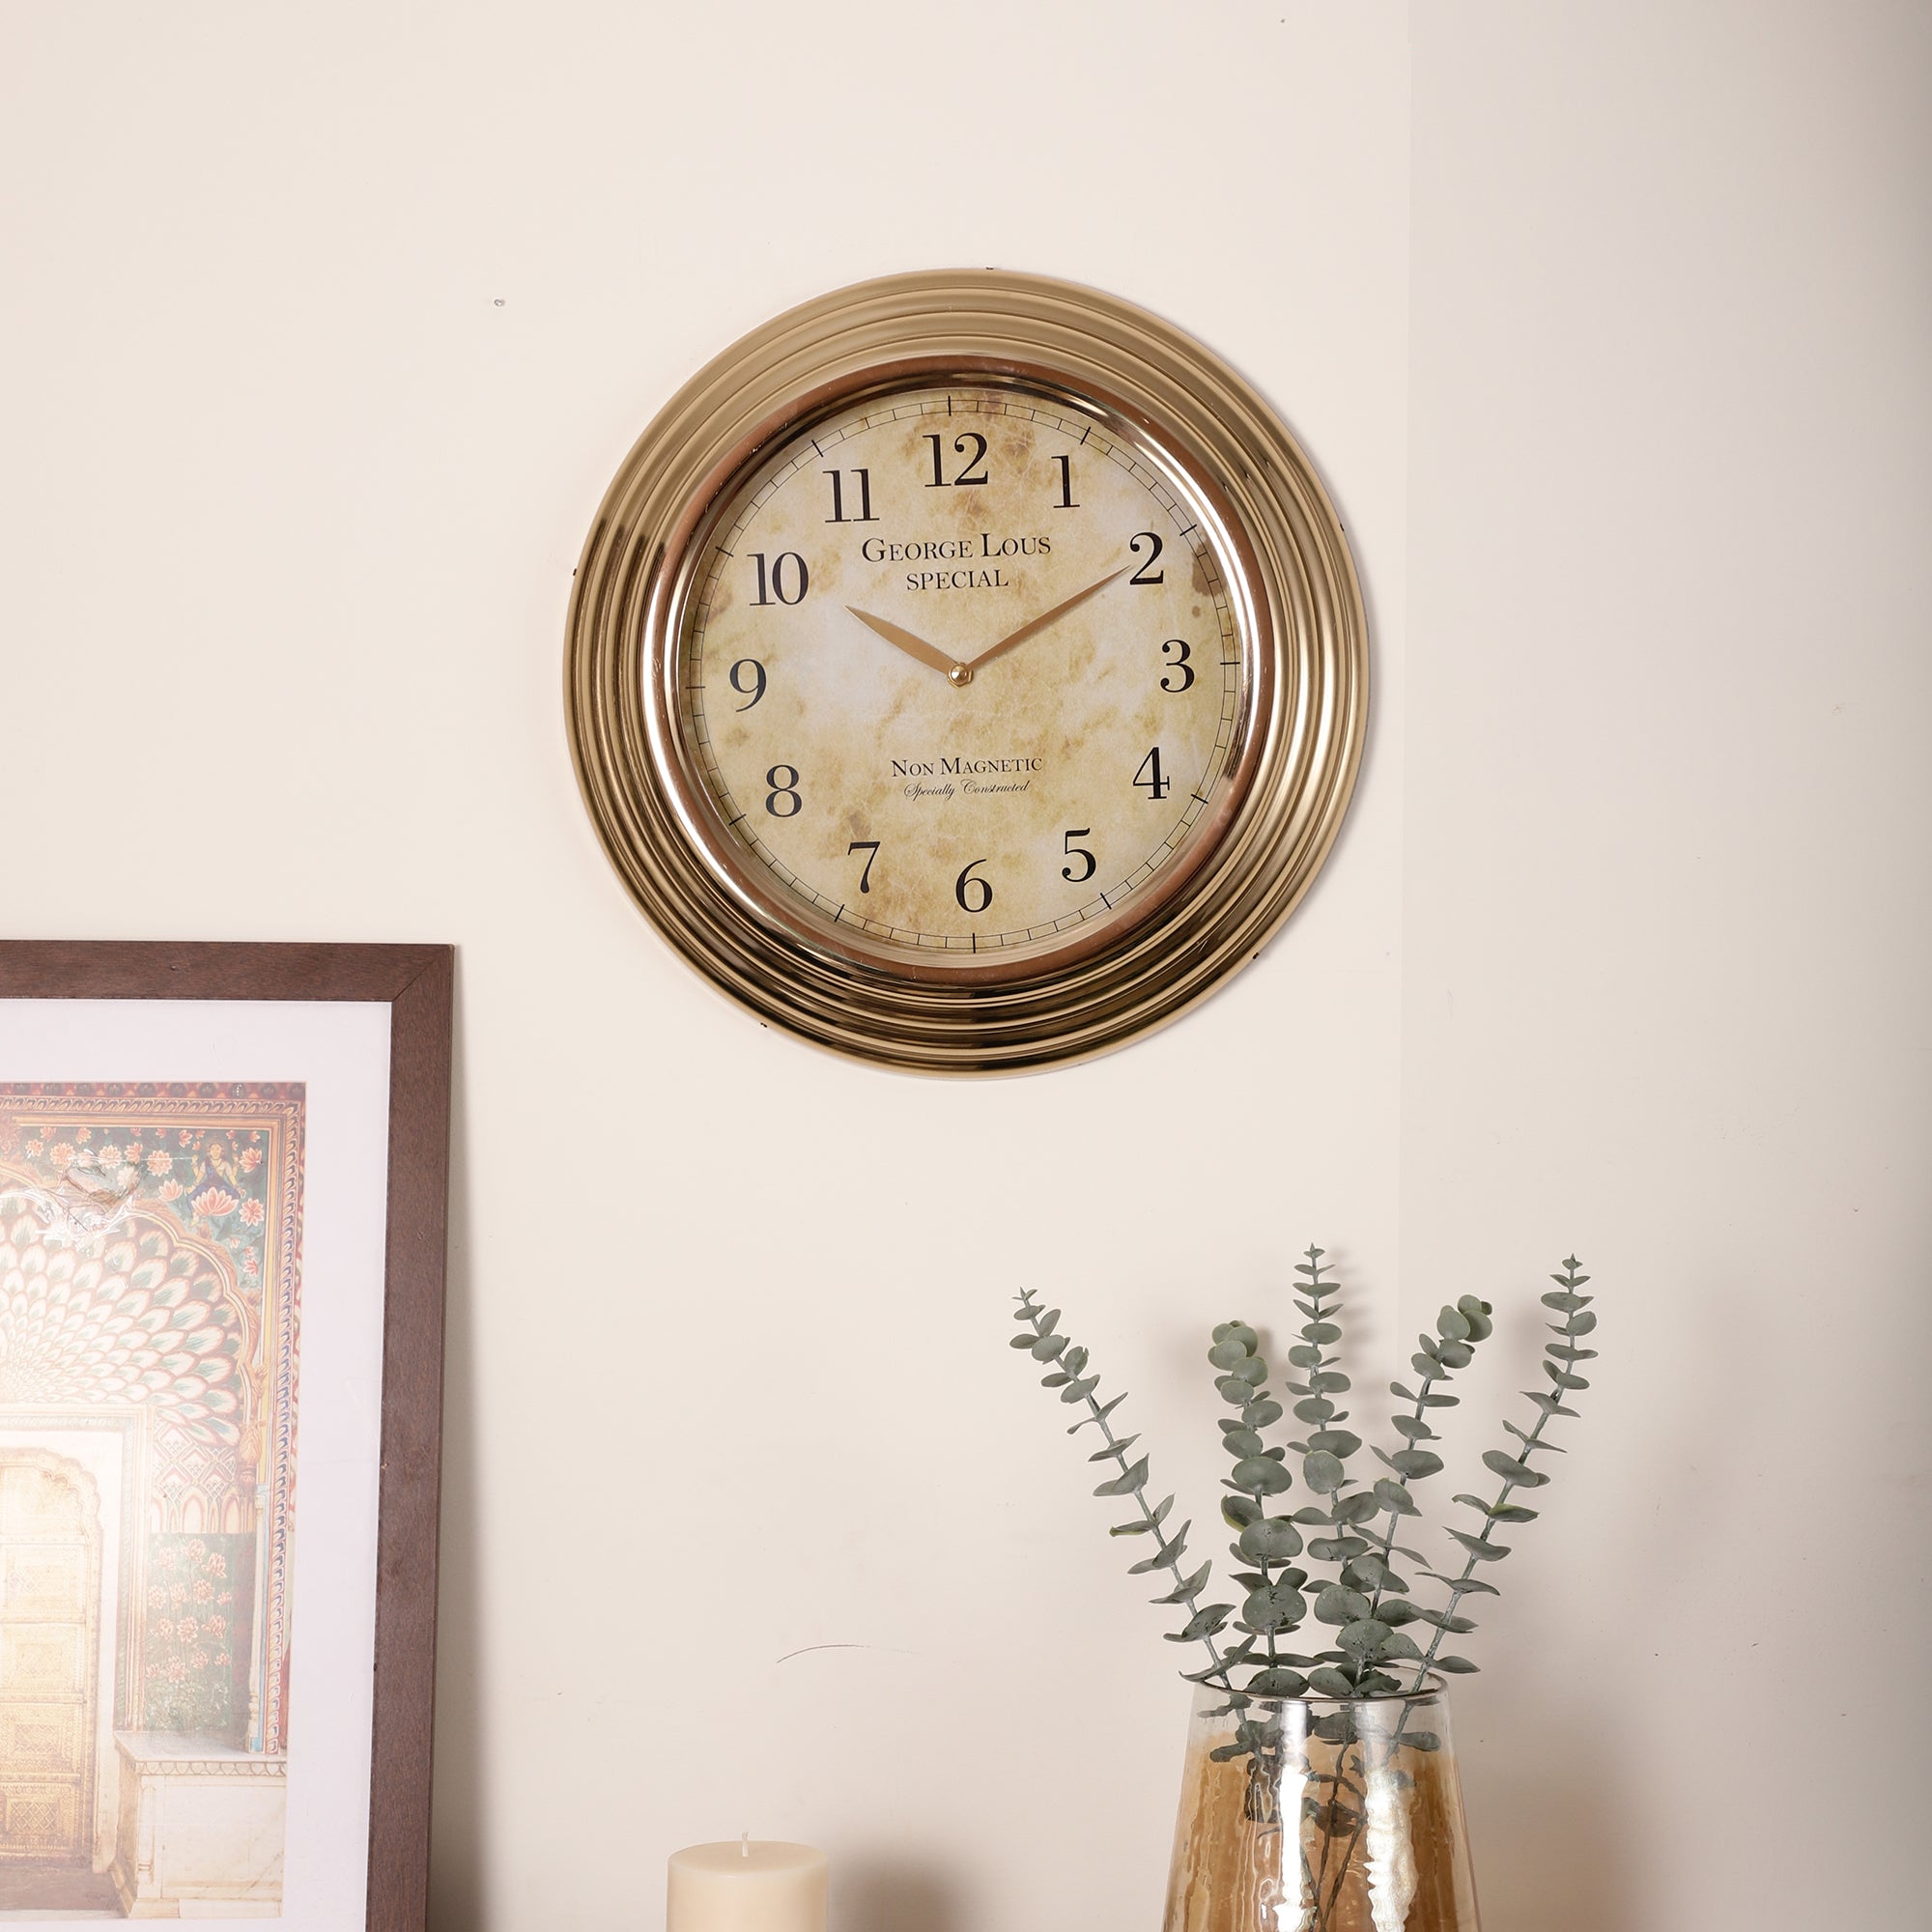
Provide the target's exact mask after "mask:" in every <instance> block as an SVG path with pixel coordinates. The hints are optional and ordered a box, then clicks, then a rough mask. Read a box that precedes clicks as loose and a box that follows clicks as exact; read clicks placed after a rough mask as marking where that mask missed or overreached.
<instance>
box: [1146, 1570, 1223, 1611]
mask: <svg viewBox="0 0 1932 1932" xmlns="http://www.w3.org/2000/svg"><path fill="white" fill-rule="evenodd" d="M1213 1574H1214V1566H1213V1564H1211V1563H1204V1564H1202V1566H1201V1567H1200V1569H1198V1570H1197V1571H1195V1573H1194V1574H1193V1576H1191V1577H1182V1579H1181V1580H1180V1581H1179V1583H1177V1584H1176V1585H1175V1586H1174V1588H1173V1589H1171V1590H1170V1591H1169V1592H1168V1593H1167V1595H1166V1596H1164V1597H1150V1598H1149V1599H1148V1602H1149V1603H1151V1604H1184V1603H1186V1601H1187V1600H1188V1598H1189V1597H1192V1596H1197V1595H1198V1594H1199V1593H1200V1592H1201V1590H1202V1589H1203V1588H1204V1587H1205V1586H1206V1584H1207V1582H1208V1577H1211V1576H1212V1575H1213Z"/></svg>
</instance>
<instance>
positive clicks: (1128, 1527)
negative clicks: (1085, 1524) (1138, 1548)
mask: <svg viewBox="0 0 1932 1932" xmlns="http://www.w3.org/2000/svg"><path fill="white" fill-rule="evenodd" d="M1152 1527H1153V1524H1152V1523H1151V1522H1149V1521H1147V1520H1145V1519H1143V1520H1141V1521H1139V1522H1117V1523H1116V1524H1115V1525H1114V1526H1113V1528H1111V1529H1110V1530H1108V1532H1107V1534H1108V1535H1109V1536H1145V1535H1146V1534H1147V1533H1148V1531H1149V1530H1151V1528H1152Z"/></svg>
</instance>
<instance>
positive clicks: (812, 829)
mask: <svg viewBox="0 0 1932 1932" xmlns="http://www.w3.org/2000/svg"><path fill="white" fill-rule="evenodd" d="M1217 522H1218V520H1217V518H1216V517H1215V515H1214V514H1213V512H1212V510H1211V509H1210V508H1209V506H1208V504H1207V503H1206V502H1205V501H1204V500H1203V499H1202V497H1201V495H1200V493H1199V492H1198V491H1196V490H1194V489H1192V488H1191V487H1190V485H1189V482H1188V480H1187V479H1186V478H1185V477H1184V476H1182V475H1180V474H1179V473H1177V471H1176V470H1175V469H1171V468H1167V467H1164V466H1162V465H1161V464H1160V462H1159V460H1158V458H1157V457H1156V456H1155V455H1153V454H1152V453H1151V451H1149V450H1148V449H1147V448H1145V447H1144V446H1137V444H1136V443H1135V442H1134V441H1130V440H1127V439H1126V438H1125V437H1123V436H1122V435H1121V434H1120V433H1119V432H1118V430H1117V429H1116V428H1115V426H1114V425H1112V424H1111V423H1110V422H1109V421H1108V420H1107V418H1106V417H1105V416H1104V415H1103V414H1102V413H1100V412H1096V411H1094V410H1091V409H1082V408H1081V407H1079V405H1078V404H1077V403H1076V402H1074V401H1072V400H1069V399H1067V398H1065V397H1056V396H1054V395H1052V394H1050V393H1048V392H1046V391H1044V390H1042V389H1040V388H1037V387H1032V386H1029V385H1027V384H1021V383H1000V384H994V383H990V382H986V381H979V382H973V381H957V382H951V383H940V384H931V383H913V384H906V385H903V386H896V387H893V388H889V389H886V390H885V391H883V392H882V393H876V394H872V395H868V396H867V397H865V398H864V399H863V400H861V401H859V402H858V403H857V404H855V405H853V406H849V407H847V408H845V409H843V410H841V411H839V412H837V413H835V414H833V415H831V416H829V417H827V418H826V419H824V420H821V421H815V422H812V423H811V424H810V426H809V427H807V428H805V429H801V430H800V431H799V432H798V433H797V434H795V435H793V436H792V437H790V438H789V439H787V440H785V441H784V442H783V443H782V444H781V447H780V448H779V449H778V450H777V451H776V452H774V453H773V454H771V455H770V456H769V457H768V458H767V459H766V460H765V461H764V462H762V463H761V464H759V465H758V466H757V467H756V468H755V469H753V471H752V472H751V473H750V474H749V475H747V476H746V477H745V478H744V479H743V481H742V482H741V483H740V485H739V486H738V488H737V489H736V490H735V491H734V492H732V493H731V495H730V496H729V497H727V498H726V499H725V502H723V503H722V504H721V505H720V508H719V512H718V514H717V516H716V518H715V520H714V522H713V524H712V526H711V527H710V529H709V532H708V534H707V536H706V538H705V541H704V544H703V547H702V550H701V553H700V557H699V562H698V566H697V571H696V581H695V583H694V587H693V594H692V596H691V599H690V602H689V605H688V614H687V618H686V622H685V627H684V632H683V637H682V642H681V650H680V652H679V656H678V664H677V670H678V684H679V696H680V714H681V719H682V724H683V728H684V730H685V732H686V734H687V747H688V750H689V752H690V753H691V755H692V756H693V758H694V761H695V763H696V766H697V768H698V769H699V771H700V772H701V774H702V782H703V791H704V797H705V799H706V801H707V802H708V804H709V806H710V807H711V809H712V810H713V811H714V812H715V813H716V815H717V817H718V820H719V821H720V823H721V825H722V827H723V828H724V830H725V832H727V833H728V834H729V836H730V837H731V838H733V839H735V840H736V841H737V843H738V844H739V845H740V846H741V847H742V849H743V851H744V852H745V853H746V854H747V855H748V857H750V858H751V859H752V860H753V861H754V862H755V865H756V868H757V875H758V876H759V877H760V878H761V879H762V880H763V881H764V882H765V883H766V884H767V885H768V887H769V889H771V890H774V891H777V892H780V893H782V894H784V895H788V896H789V897H790V898H792V899H794V900H797V901H800V902H802V905H803V906H804V907H807V908H810V911H811V912H812V913H813V914H815V915H816V916H817V918H818V919H819V920H822V921H824V922H829V923H831V924H832V925H834V926H836V927H838V937H839V938H840V939H841V940H843V941H844V942H845V943H848V944H850V945H851V946H853V947H854V948H856V949H858V950H859V951H861V952H871V953H877V954H880V955H882V956H885V957H894V956H896V957H899V958H904V959H908V960H911V959H918V960H923V961H925V962H927V963H929V964H930V965H933V966H936V967H938V968H940V969H941V970H944V969H946V968H948V967H949V966H950V967H952V968H954V969H957V968H961V967H967V966H970V964H971V962H973V961H975V960H977V959H980V958H981V957H982V956H983V955H985V954H987V953H997V954H1001V955H1004V956H1007V957H1012V956H1014V955H1015V954H1018V953H1022V952H1024V953H1026V954H1028V955H1036V954H1040V953H1047V952H1054V951H1056V950H1059V949H1063V948H1066V947H1069V946H1075V945H1079V944H1082V943H1083V942H1087V941H1089V940H1091V939H1092V937H1093V936H1094V934H1096V933H1097V932H1099V931H1101V930H1103V929H1107V930H1111V929H1114V928H1117V927H1118V926H1119V925H1120V924H1122V923H1124V922H1126V921H1129V920H1131V919H1133V918H1135V917H1136V916H1137V915H1138V914H1139V913H1140V911H1141V909H1142V903H1143V902H1144V901H1146V900H1147V899H1149V898H1150V896H1151V894H1152V891H1153V889H1157V888H1158V887H1159V886H1160V885H1161V884H1162V883H1163V882H1164V881H1165V879H1166V878H1168V877H1170V876H1173V875H1175V874H1176V873H1177V871H1178V869H1179V867H1181V866H1183V865H1184V862H1185V857H1186V855H1187V854H1188V852H1189V849H1190V847H1191V845H1192V844H1193V843H1194V841H1195V838H1196V834H1197V830H1198V829H1199V828H1200V827H1201V826H1202V825H1203V824H1204V822H1206V821H1211V817H1212V813H1213V808H1214V806H1215V804H1216V802H1217V797H1218V795H1219V793H1220V792H1221V791H1222V790H1223V789H1224V787H1225V781H1226V780H1227V778H1228V776H1229V774H1230V771H1231V769H1232V763H1233V754H1234V753H1235V751H1236V741H1237V738H1238V735H1239V733H1240V731H1241V728H1242V700H1243V694H1244V692H1245V691H1246V689H1247V687H1248V683H1249V678H1248V672H1247V668H1246V657H1245V655H1244V652H1243V648H1242V645H1243V627H1242V623H1241V618H1240V612H1239V607H1238V603H1237V600H1236V595H1235V594H1234V593H1233V592H1232V591H1231V589H1230V587H1229V582H1230V572H1229V570H1228V567H1227V564H1226V562H1225V560H1224V557H1223V555H1222V554H1221V549H1220V545H1221V543H1222V542H1224V541H1225V539H1224V538H1223V537H1222V536H1221V534H1220V532H1219V530H1218V528H1217Z"/></svg>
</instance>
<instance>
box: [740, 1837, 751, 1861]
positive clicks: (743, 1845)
mask: <svg viewBox="0 0 1932 1932" xmlns="http://www.w3.org/2000/svg"><path fill="white" fill-rule="evenodd" d="M738 1856H739V1857H740V1858H741V1859H749V1858H750V1857H751V1856H752V1834H751V1833H749V1832H740V1833H738Z"/></svg>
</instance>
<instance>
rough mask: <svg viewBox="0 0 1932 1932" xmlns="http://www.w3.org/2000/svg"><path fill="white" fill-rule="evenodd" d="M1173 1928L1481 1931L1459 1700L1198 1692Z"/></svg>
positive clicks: (1170, 1931)
mask: <svg viewBox="0 0 1932 1932" xmlns="http://www.w3.org/2000/svg"><path fill="white" fill-rule="evenodd" d="M1163 1923H1164V1926H1165V1932H1477V1920H1476V1889H1475V1882H1474V1880H1473V1879H1472V1878H1471V1876H1470V1872H1469V1841H1468V1834H1467V1833H1466V1832H1465V1830H1464V1829H1463V1791H1462V1785H1461V1783H1460V1782H1459V1780H1458V1778H1457V1776H1456V1753H1455V1746H1454V1743H1453V1741H1452V1739H1451V1737H1450V1732H1449V1707H1448V1703H1447V1699H1446V1696H1445V1694H1444V1690H1443V1685H1442V1682H1441V1680H1440V1679H1439V1678H1436V1677H1434V1676H1431V1677H1429V1678H1427V1679H1425V1680H1424V1682H1423V1685H1422V1687H1421V1689H1419V1690H1417V1691H1416V1692H1415V1693H1414V1694H1413V1695H1412V1696H1396V1697H1363V1698H1324V1697H1314V1696H1310V1697H1294V1698H1287V1697H1235V1698H1232V1699H1231V1698H1230V1696H1229V1694H1228V1692H1227V1691H1225V1690H1210V1689H1208V1688H1207V1687H1205V1686H1204V1687H1202V1688H1201V1689H1199V1690H1196V1692H1195V1697H1194V1714H1193V1718H1192V1719H1191V1721H1190V1722H1189V1725H1188V1731H1187V1762H1186V1769H1185V1771H1184V1772H1183V1774H1182V1776H1181V1785H1180V1814H1179V1819H1178V1821H1177V1823H1176V1826H1175V1833H1174V1862H1173V1865H1172V1867H1171V1869H1170V1871H1169V1874H1168V1885H1167V1917H1166V1918H1165V1920H1164V1921H1163Z"/></svg>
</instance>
